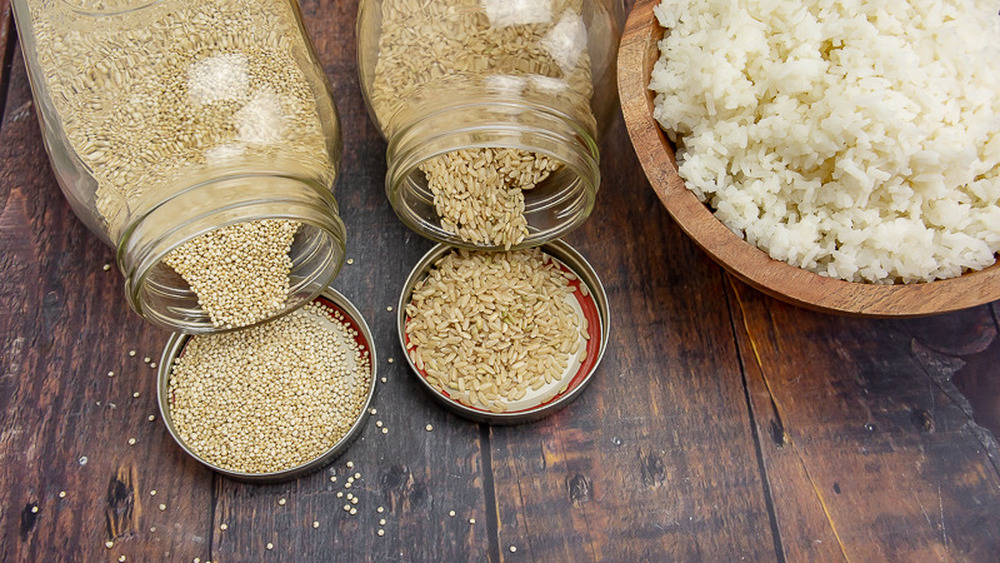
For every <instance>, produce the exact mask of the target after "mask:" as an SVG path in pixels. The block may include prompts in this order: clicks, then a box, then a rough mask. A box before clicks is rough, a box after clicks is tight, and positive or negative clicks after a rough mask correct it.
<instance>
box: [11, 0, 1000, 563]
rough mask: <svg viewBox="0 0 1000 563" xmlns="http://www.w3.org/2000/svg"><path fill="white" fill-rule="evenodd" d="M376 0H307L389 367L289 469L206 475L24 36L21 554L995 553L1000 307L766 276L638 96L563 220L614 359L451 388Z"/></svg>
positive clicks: (18, 164)
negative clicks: (526, 384) (428, 387)
mask: <svg viewBox="0 0 1000 563" xmlns="http://www.w3.org/2000/svg"><path fill="white" fill-rule="evenodd" d="M2 1H3V0H0V2H2ZM356 9H357V2H356V1H351V2H335V1H333V0H308V1H305V2H303V3H302V11H303V15H304V19H305V24H306V27H307V29H308V31H309V33H310V34H311V35H312V37H313V39H314V43H315V45H316V51H317V53H318V55H319V58H320V61H321V63H322V64H323V67H324V69H325V71H326V73H327V76H328V77H329V78H330V81H331V84H332V86H333V90H334V93H335V96H336V99H337V103H338V108H339V111H340V118H341V123H342V126H343V132H344V142H345V149H344V156H343V165H342V168H341V174H340V177H339V179H338V181H337V185H336V192H337V197H338V201H339V203H340V205H341V215H342V217H343V219H344V222H345V224H346V226H347V230H348V242H347V254H348V257H350V258H351V259H352V262H353V263H352V264H349V265H345V266H344V268H343V270H342V271H341V273H340V275H339V276H338V278H337V279H336V281H335V282H334V286H335V287H336V288H337V289H338V290H340V291H341V292H343V293H344V294H345V295H347V297H349V298H350V299H351V300H352V301H353V302H354V303H355V305H356V306H357V307H358V309H359V310H360V311H361V312H362V314H363V315H364V317H365V319H366V320H367V322H368V324H369V325H370V327H371V329H372V332H373V335H374V340H375V343H376V347H377V350H378V355H379V358H380V362H379V365H378V366H377V370H378V377H379V378H380V379H381V378H382V377H384V378H385V382H384V383H383V382H380V383H379V385H378V389H377V391H376V395H375V398H374V401H373V407H374V408H375V409H376V412H375V414H373V415H371V416H370V418H369V421H368V423H367V426H366V427H365V431H364V433H363V435H362V436H361V438H360V439H359V440H358V441H357V442H355V443H354V444H353V445H352V446H351V448H350V449H349V450H348V451H347V453H346V454H344V455H343V456H342V457H341V458H339V459H337V460H335V461H334V462H333V463H332V464H331V465H330V466H329V467H327V468H325V469H323V470H321V471H319V472H317V473H315V474H312V475H309V476H306V477H303V478H301V479H299V480H296V481H291V482H286V483H278V484H273V485H264V486H261V485H249V484H244V483H239V482H235V481H231V480H228V479H225V478H221V477H218V476H214V475H213V474H212V473H211V472H209V471H208V470H206V469H204V468H203V467H201V466H200V465H198V464H197V463H196V462H194V461H192V460H191V459H189V458H187V457H186V456H185V455H184V454H183V452H182V451H181V449H180V448H179V447H178V446H176V444H174V443H173V442H171V440H170V438H169V435H168V434H167V432H166V430H165V429H164V428H163V427H162V425H161V424H160V422H159V420H158V415H157V419H156V420H153V421H149V420H148V417H149V415H151V414H154V413H155V404H156V403H155V396H154V393H155V370H153V369H151V368H149V367H148V365H146V364H144V362H143V361H142V359H143V356H147V355H148V356H150V357H151V358H157V357H158V355H159V352H160V351H161V350H162V347H163V345H164V343H165V342H166V340H167V337H168V335H167V334H166V333H163V332H160V331H157V330H156V329H154V328H152V327H150V326H148V324H146V323H144V322H142V320H141V319H139V318H138V317H137V316H136V315H135V314H134V313H132V312H131V311H129V310H128V307H127V305H126V302H125V298H124V294H123V288H122V280H121V276H120V275H119V274H118V273H117V272H115V271H110V272H105V271H104V270H103V269H102V266H103V265H104V264H105V263H108V262H111V260H112V252H111V250H110V249H108V248H106V247H104V246H102V245H101V244H100V242H99V241H98V239H97V237H96V236H94V235H92V234H91V233H89V232H87V231H86V229H85V228H84V227H83V225H82V223H81V222H80V221H78V220H76V218H75V217H74V216H73V214H72V212H71V211H70V208H69V205H68V204H67V203H66V202H65V200H64V199H63V197H62V195H61V193H60V192H59V190H58V187H57V185H56V182H55V180H54V178H53V176H52V173H51V172H50V170H49V165H48V162H47V158H46V155H45V151H44V148H43V145H42V142H41V138H40V135H39V131H38V125H37V122H36V120H35V118H34V113H33V112H34V108H33V106H32V103H31V100H30V95H29V91H28V87H27V82H26V76H25V73H24V70H23V66H22V65H21V62H20V56H19V54H18V55H15V58H14V61H15V65H14V66H13V71H14V72H13V75H12V77H11V83H10V91H9V92H10V93H9V98H8V99H9V100H10V102H9V103H8V104H7V109H6V111H5V114H4V118H3V121H2V123H0V272H2V274H3V275H2V276H0V366H2V371H0V462H2V463H0V553H2V554H3V555H2V556H0V559H2V560H4V561H6V560H10V561H35V560H66V561H101V560H105V561H117V560H118V558H119V557H120V556H122V555H124V556H126V560H127V561H193V560H194V558H196V557H197V558H199V559H200V560H201V561H207V560H211V561H259V560H270V559H272V558H274V559H277V560H288V561H363V560H374V561H496V562H499V561H505V560H509V561H521V560H530V561H546V560H551V561H564V560H573V559H577V560H581V561H590V560H605V561H630V562H631V561H663V560H678V561H692V560H694V561H697V560H705V561H717V560H727V561H728V560H742V559H746V560H757V561H769V560H789V561H798V560H817V561H826V560H842V559H848V558H849V559H851V560H855V561H864V560H943V559H947V560H950V561H953V560H969V561H975V560H979V561H983V560H991V559H995V554H996V553H997V552H1000V547H998V545H997V541H998V540H997V538H998V537H1000V534H998V533H997V530H996V526H997V522H1000V507H998V506H997V501H996V495H997V493H996V490H997V489H996V488H997V485H998V483H997V473H996V469H995V467H994V460H995V459H996V457H993V458H991V457H990V456H991V455H993V456H996V452H995V446H993V442H992V438H993V435H992V434H991V432H990V431H989V430H992V431H994V432H995V431H997V429H998V421H1000V412H998V411H997V407H998V405H1000V399H998V397H1000V393H998V391H997V389H996V386H997V383H996V382H998V381H1000V372H998V370H1000V362H998V361H997V360H1000V343H998V339H997V332H998V328H997V317H998V316H1000V302H994V303H991V304H990V305H989V306H983V307H978V308H975V309H970V310H968V311H962V312H959V313H951V314H948V315H941V316H935V317H932V318H926V319H910V320H892V321H876V320H870V319H850V318H844V317H835V316H829V315H822V314H818V313H812V312H809V311H805V310H802V309H799V308H796V307H792V306H789V305H787V304H784V303H781V302H778V301H776V300H774V299H771V298H769V297H766V296H764V295H762V294H760V293H758V292H756V291H754V290H753V289H750V288H749V287H747V286H745V285H743V284H742V283H740V282H736V281H733V280H732V279H731V277H729V276H728V275H727V274H725V273H724V272H723V270H722V268H720V267H719V266H718V265H717V264H716V263H715V262H713V261H712V260H711V259H710V258H709V257H708V255H706V254H705V253H703V252H702V251H700V250H699V249H698V248H697V246H696V245H695V244H694V243H693V242H692V241H691V239H690V238H689V237H688V236H687V235H686V234H685V233H684V232H683V231H682V229H681V228H679V227H678V225H677V224H676V223H675V222H674V221H672V220H671V219H670V218H669V215H668V213H667V212H666V210H665V209H664V208H663V206H662V205H661V204H660V202H659V200H658V199H657V195H656V193H655V192H654V191H653V190H651V189H650V188H649V184H648V183H647V181H646V179H645V177H644V176H643V172H642V169H641V168H640V165H639V163H638V161H637V160H636V157H635V156H634V155H633V151H632V149H631V148H630V146H629V144H628V142H627V135H626V130H625V126H624V123H623V121H622V120H621V119H619V120H618V121H617V122H615V123H614V124H613V125H612V126H611V128H610V129H609V131H608V134H607V136H606V137H605V139H604V140H603V143H602V147H601V148H602V175H603V178H604V181H603V185H602V188H601V192H600V194H599V196H598V203H597V208H596V211H595V213H594V215H593V216H592V217H591V218H590V219H589V220H588V221H587V222H586V223H585V224H584V226H583V227H581V228H580V229H579V230H578V231H576V232H574V233H572V234H571V235H570V236H569V237H568V238H567V242H569V243H570V244H572V245H573V246H574V247H575V248H577V249H578V250H580V251H581V253H582V254H583V255H584V256H585V257H587V259H588V260H589V261H590V262H591V263H592V264H593V265H594V268H595V270H596V271H597V272H598V274H599V275H600V277H601V279H602V281H603V282H604V285H605V288H606V290H607V293H608V296H609V299H610V301H611V304H612V319H611V325H612V329H611V330H612V333H611V342H610V346H609V349H608V352H607V354H606V355H605V357H604V360H603V362H602V364H601V366H600V368H599V369H598V372H597V374H596V375H595V378H594V381H593V382H592V384H591V385H590V386H589V387H588V388H587V390H586V391H585V392H584V393H583V395H582V396H581V397H580V398H578V399H577V400H576V401H575V402H573V403H572V404H570V405H569V406H568V407H566V408H565V409H563V410H562V411H559V412H558V413H556V414H555V415H553V416H551V417H549V418H546V419H544V420H541V421H539V422H536V423H532V424H528V425H521V426H513V427H496V428H491V427H488V426H481V425H477V424H473V423H470V422H467V421H465V420H462V419H459V418H456V417H455V416H453V415H451V414H449V413H448V412H446V411H444V410H442V409H441V408H440V407H438V406H437V405H436V403H434V402H433V400H432V399H431V398H430V397H429V396H428V395H427V394H426V393H425V392H424V391H423V390H422V389H421V387H420V385H419V383H418V382H417V381H416V379H415V377H414V375H413V374H411V373H410V372H409V371H408V370H407V368H406V364H405V362H403V361H401V360H402V358H403V356H402V350H401V349H400V347H399V344H398V338H397V334H396V328H395V312H391V311H388V310H387V307H389V306H393V307H395V305H396V302H397V299H398V297H399V295H398V293H399V291H400V290H401V288H402V285H403V282H404V280H405V278H406V276H407V275H408V273H409V271H410V268H411V267H412V266H413V265H414V264H415V263H416V262H417V261H418V259H419V258H420V256H422V255H423V254H424V253H425V252H426V251H427V250H428V249H429V248H430V247H431V246H433V243H431V242H430V241H427V240H425V239H422V238H421V237H419V236H418V235H416V234H414V233H412V232H411V231H409V230H407V229H406V228H405V227H404V226H403V225H402V224H401V223H400V221H399V220H398V219H397V218H396V217H395V215H394V214H393V212H392V210H391V208H390V206H389V204H388V202H387V200H386V197H385V191H384V186H383V180H384V174H385V148H386V147H385V142H384V140H383V139H382V138H381V136H380V135H379V133H378V131H377V130H376V129H375V128H374V127H373V125H372V124H371V122H370V120H369V118H368V115H367V112H366V110H365V107H364V103H363V100H362V97H361V93H360V90H359V88H358V84H357V77H356V70H357V69H356V63H355V53H354V41H355V38H354V14H355V11H356ZM131 349H135V350H136V351H137V356H136V357H129V356H128V351H129V350H131ZM390 358H392V359H393V360H394V361H393V362H392V363H390V362H389V359H390ZM112 370H113V371H114V372H115V375H114V377H108V376H107V372H108V371H112ZM136 392H138V393H139V396H138V397H134V396H133V393H136ZM966 397H968V400H966ZM377 423H381V427H380V426H378V424H377ZM427 424H431V425H432V431H430V432H428V431H427V430H426V429H425V426H426V425H427ZM866 424H871V425H872V429H873V430H868V429H867V428H866V427H865V425H866ZM383 428H386V429H388V431H387V433H383V432H382V429H383ZM983 428H986V429H987V430H984V429H983ZM129 438H136V443H135V444H134V445H131V446H130V445H129V444H128V440H129ZM991 448H994V449H991ZM83 458H86V460H85V462H84V460H83ZM348 462H350V463H351V464H352V465H353V467H351V468H348ZM355 473H360V475H361V476H360V477H359V478H358V479H357V480H355V481H354V483H352V485H351V487H350V488H347V487H346V486H345V484H346V482H347V479H348V476H353V475H354V474H355ZM897 474H898V475H897ZM332 478H336V480H333V479H332ZM838 490H839V493H838V492H837V491H838ZM61 491H65V492H66V495H65V497H60V492H61ZM153 491H155V492H156V494H155V495H154V494H152V492H153ZM338 493H340V495H341V496H338ZM347 493H350V494H351V495H352V496H353V495H356V496H357V498H358V503H357V504H356V505H351V506H353V507H355V508H357V510H358V512H357V514H355V515H350V513H349V512H345V511H344V510H343V506H344V504H347V503H348V501H347V500H346V495H347ZM282 499H284V502H283V503H282V502H281V501H282ZM161 504H163V510H160V505H161ZM379 507H382V508H383V511H382V512H381V513H379V512H378V511H377V509H378V508H379ZM35 509H37V510H35ZM452 511H454V513H455V515H454V516H452V515H451V512H452ZM381 519H384V520H385V524H384V525H383V524H381V523H380V520H381ZM470 519H473V520H474V523H473V522H470ZM314 522H317V523H318V527H313V523H314ZM223 528H225V529H223ZM379 529H381V530H383V535H382V536H379V535H378V530H379ZM106 541H113V542H114V543H113V544H112V547H111V548H107V547H105V542H106ZM268 543H270V544H271V545H272V549H271V550H268V548H267V544H268ZM510 546H514V547H516V551H515V552H511V551H510V550H509V548H510Z"/></svg>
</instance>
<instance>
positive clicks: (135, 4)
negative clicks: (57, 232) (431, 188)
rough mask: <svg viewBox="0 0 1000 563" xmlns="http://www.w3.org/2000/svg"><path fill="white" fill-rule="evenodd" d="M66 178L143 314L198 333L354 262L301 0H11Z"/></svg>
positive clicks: (270, 304) (334, 134)
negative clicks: (347, 254) (347, 255)
mask: <svg viewBox="0 0 1000 563" xmlns="http://www.w3.org/2000/svg"><path fill="white" fill-rule="evenodd" d="M14 11H15V16H16V21H17V29H18V31H19V34H20V38H21V44H22V46H23V52H24V58H25V62H26V66H27V68H28V72H29V76H30V79H31V86H32V91H33V95H34V99H35V103H36V106H37V112H38V116H39V120H40V123H41V128H42V134H43V138H44V141H45V146H46V149H47V150H48V153H49V157H50V160H51V162H52V166H53V169H54V171H55V175H56V178H57V179H58V181H59V185H60V187H61V188H62V190H63V192H64V194H65V196H66V198H67V199H68V200H69V202H70V204H71V205H72V207H73V210H74V211H75V212H76V214H77V215H78V216H79V217H80V219H82V220H83V221H84V223H86V224H87V226H88V227H89V228H90V229H91V230H92V231H94V232H95V233H97V234H98V235H99V236H100V237H101V238H102V239H103V240H104V242H106V243H107V244H109V245H111V246H112V247H114V248H116V249H117V264H118V267H119V269H120V270H121V271H122V273H123V274H124V276H125V278H126V283H125V287H126V292H127V295H128V300H129V303H130V304H131V306H132V307H133V308H134V309H135V310H136V311H137V312H138V313H139V314H140V315H141V316H143V317H144V318H145V319H147V320H149V321H151V322H153V323H155V324H158V325H160V326H163V327H165V328H168V329H172V330H177V331H181V332H186V333H202V332H214V331H219V330H227V329H231V328H237V327H240V326H248V325H251V324H255V323H257V322H261V321H264V320H266V319H268V318H273V317H275V316H278V315H280V314H282V313H285V312H287V311H289V310H291V309H294V308H295V307H297V306H299V305H301V304H304V303H306V302H308V301H309V300H311V299H312V298H313V297H315V296H316V295H317V294H318V293H319V292H320V291H321V290H322V289H323V288H324V287H326V285H327V284H328V283H329V282H330V281H331V280H332V279H333V278H334V277H335V276H336V274H337V272H338V271H339V269H340V267H341V264H342V263H343V257H344V239H345V233H344V225H343V222H342V221H341V220H340V217H339V214H338V213H339V211H338V207H337V202H336V200H335V199H334V197H333V193H332V187H333V183H334V178H335V176H336V172H337V169H338V167H339V162H340V153H341V140H340V126H339V122H338V117H337V111H336V107H335V105H334V102H333V98H332V95H331V90H330V86H329V83H328V82H327V80H326V77H325V75H324V73H323V70H322V68H321V67H320V65H319V64H318V63H317V59H316V56H315V53H314V51H313V48H312V45H311V43H310V41H309V39H308V37H307V36H306V33H305V31H304V29H303V28H302V24H301V16H300V13H299V8H298V4H297V2H296V1H295V0H211V1H210V0H14Z"/></svg>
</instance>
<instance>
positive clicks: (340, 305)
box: [156, 287, 378, 483]
mask: <svg viewBox="0 0 1000 563" xmlns="http://www.w3.org/2000/svg"><path fill="white" fill-rule="evenodd" d="M314 301H318V302H320V303H322V304H323V305H325V306H327V307H328V308H330V309H333V310H334V311H340V313H341V314H342V315H343V316H344V322H345V324H347V325H349V326H350V327H351V328H353V329H354V330H355V331H356V332H357V333H358V335H357V336H356V337H355V339H356V340H357V342H358V344H359V345H360V346H363V347H364V349H365V350H367V351H368V352H369V363H370V366H371V381H370V383H369V386H368V392H367V395H366V397H365V402H364V405H363V406H362V408H361V410H360V413H359V414H358V418H357V419H356V420H355V421H354V424H353V425H352V426H351V428H350V429H349V430H348V431H347V433H346V434H345V435H344V436H343V437H342V438H341V439H340V440H338V441H337V442H336V443H335V444H333V445H332V446H331V447H330V448H329V449H327V450H326V451H324V452H323V453H321V454H320V455H318V456H316V457H315V458H313V459H311V460H309V461H307V462H305V463H303V464H300V465H298V466H295V467H290V468H288V469H283V470H281V471H273V472H269V473H245V472H241V471H234V470H232V469H226V468H224V467H219V466H217V465H215V464H213V463H210V462H209V461H207V460H205V459H203V458H202V457H201V456H199V455H198V454H197V453H196V452H195V451H193V450H192V449H191V448H189V447H188V445H187V444H185V443H184V441H183V440H181V438H180V436H179V434H178V433H177V430H176V428H174V424H173V419H172V417H171V414H170V393H169V383H170V374H171V372H172V371H173V365H174V360H175V359H176V358H178V357H179V356H180V355H181V353H183V351H184V346H185V344H186V343H187V341H188V339H189V338H191V336H190V335H187V334H181V333H174V334H173V335H171V337H170V339H169V340H168V341H167V345H166V347H165V348H164V349H163V355H162V357H161V358H160V365H159V371H158V373H157V384H156V391H157V402H158V403H159V406H160V417H161V418H162V420H163V423H164V425H165V426H166V427H167V431H168V432H169V433H170V436H171V437H172V438H173V439H174V441H176V442H177V444H178V445H179V446H180V447H181V449H183V450H184V451H185V452H187V454H188V455H190V456H191V457H193V458H194V459H196V460H197V461H199V462H201V463H202V464H203V465H205V466H206V467H208V468H209V469H212V470H213V471H216V472H218V473H220V474H222V475H225V476H226V477H230V478H232V479H236V480H239V481H246V482H252V483H276V482H280V481H286V480H290V479H295V478H298V477H302V476H304V475H308V474H310V473H312V472H314V471H317V470H319V469H321V468H323V467H324V466H326V465H327V464H329V463H331V462H332V461H333V460H334V459H336V458H337V457H338V456H340V455H341V454H342V453H344V451H346V450H347V448H348V447H349V446H350V445H351V443H353V442H354V440H355V439H356V438H357V437H358V436H359V435H361V432H362V430H363V429H364V426H365V423H366V422H367V420H368V415H369V408H370V406H371V401H372V397H373V396H374V394H375V381H376V380H377V379H378V377H377V374H376V366H378V361H377V359H376V357H375V347H374V342H375V340H374V338H372V333H371V330H369V328H368V324H367V323H365V320H364V318H363V317H362V316H361V313H360V312H359V311H358V309H357V308H356V307H355V306H354V305H353V304H352V303H351V302H350V301H349V300H348V299H347V298H346V297H344V295H343V294H341V293H340V292H338V291H337V290H335V289H333V288H329V287H328V288H326V289H325V290H323V291H322V292H321V293H320V294H319V296H318V297H317V298H316V299H315V300H314Z"/></svg>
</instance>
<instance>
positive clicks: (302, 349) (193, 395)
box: [169, 302, 372, 486]
mask: <svg viewBox="0 0 1000 563" xmlns="http://www.w3.org/2000/svg"><path fill="white" fill-rule="evenodd" d="M356 336H357V333H356V331H355V330H354V329H353V328H351V326H350V325H349V324H348V323H347V322H346V319H345V318H344V316H343V315H342V314H341V313H340V311H338V310H334V309H329V308H327V307H326V306H324V305H322V304H321V303H319V302H313V303H311V304H309V305H307V306H305V307H303V308H301V309H299V310H296V311H293V312H291V313H289V314H288V315H285V316H283V317H280V318H278V319H277V320H274V321H271V322H268V323H264V324H261V325H256V326H254V327H251V328H248V329H244V330H240V331H236V332H230V333H224V334H211V335H200V336H194V337H191V338H190V340H189V341H188V343H187V345H186V346H185V349H184V352H183V354H182V355H181V356H180V357H179V358H178V359H177V360H176V362H175V363H174V366H173V370H172V373H171V376H170V382H169V389H170V396H171V402H170V414H171V417H172V418H173V421H174V426H175V428H176V430H177V433H178V436H179V437H180V438H181V440H182V441H183V442H184V443H185V444H186V445H187V446H188V447H189V448H191V449H192V451H194V452H195V453H196V454H197V455H198V456H200V457H201V458H202V459H204V460H205V461H208V462H209V463H212V464H214V465H217V466H219V467H222V468H225V469H229V470H233V471H240V472H246V473H264V472H272V471H280V470H284V469H289V468H292V467H295V466H298V465H301V464H303V463H306V462H308V461H309V460H311V459H314V458H315V457H317V456H319V455H320V454H322V453H323V452H324V451H326V450H328V449H329V448H331V447H332V446H333V445H334V444H335V443H336V442H337V441H339V440H340V439H341V438H342V437H343V436H344V435H346V434H347V432H348V431H349V430H350V428H351V426H352V425H353V424H354V421H355V420H356V419H357V418H358V417H359V416H360V414H361V410H362V408H363V407H364V402H365V400H366V398H367V394H368V389H369V388H370V385H371V377H372V375H371V367H370V355H369V353H368V352H367V351H362V350H361V349H360V347H359V345H358V344H357V341H356V340H355V337H356ZM345 486H346V485H345Z"/></svg>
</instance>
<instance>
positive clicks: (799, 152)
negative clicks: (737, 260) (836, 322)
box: [650, 0, 1000, 283]
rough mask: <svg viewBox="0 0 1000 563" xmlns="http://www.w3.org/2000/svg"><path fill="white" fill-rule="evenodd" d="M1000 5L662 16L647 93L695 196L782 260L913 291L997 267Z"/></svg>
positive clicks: (758, 6) (755, 6)
mask: <svg viewBox="0 0 1000 563" xmlns="http://www.w3.org/2000/svg"><path fill="white" fill-rule="evenodd" d="M998 8H1000V3H998V2H996V1H985V0H964V1H963V0H943V1H939V0H880V1H879V2H864V1H861V0H844V1H833V0H806V1H803V2H780V1H765V0H698V1H691V0H663V2H662V3H661V4H660V5H659V6H657V7H656V8H655V13H656V16H657V18H658V19H659V21H660V23H661V25H663V27H665V28H666V29H667V30H668V32H667V34H666V35H665V37H664V39H663V40H662V41H661V43H660V53H661V57H660V60H659V61H658V62H657V64H656V66H655V68H654V70H653V74H652V80H651V84H650V88H651V89H652V90H654V91H655V92H656V93H657V96H656V109H655V112H654V116H655V117H656V119H657V120H658V121H659V123H660V124H661V125H662V126H663V128H664V129H665V130H666V131H667V132H668V134H669V136H670V138H671V139H672V140H674V141H675V142H676V143H677V146H678V154H677V156H678V162H679V166H680V174H681V176H682V177H683V178H684V180H685V181H686V183H687V185H688V187H689V188H690V189H691V190H692V191H693V192H694V193H695V194H696V195H697V196H698V197H699V198H700V199H701V200H702V201H704V202H706V203H708V204H709V205H710V206H711V207H712V208H713V209H714V210H715V215H716V217H718V218H719V219H720V220H721V221H722V222H723V223H725V224H726V225H727V226H728V227H729V228H730V229H731V230H733V231H734V232H736V233H738V234H741V235H742V236H744V237H745V238H746V240H747V241H748V242H750V243H752V244H755V245H757V246H758V247H760V248H761V249H763V250H765V251H767V252H768V253H769V254H770V255H771V256H772V257H773V258H775V259H778V260H783V261H785V262H788V263H789V264H792V265H794V266H798V267H801V268H805V269H808V270H811V271H814V272H817V273H819V274H821V275H825V276H830V277H836V278H842V279H845V280H849V281H855V282H875V283H898V282H903V283H912V282H920V281H930V280H933V279H937V278H948V277H954V276H958V275H961V274H962V273H963V272H964V271H966V270H970V269H981V268H984V267H986V266H989V265H990V264H992V263H993V262H994V260H995V257H996V253H997V252H998V251H1000V17H998Z"/></svg>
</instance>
